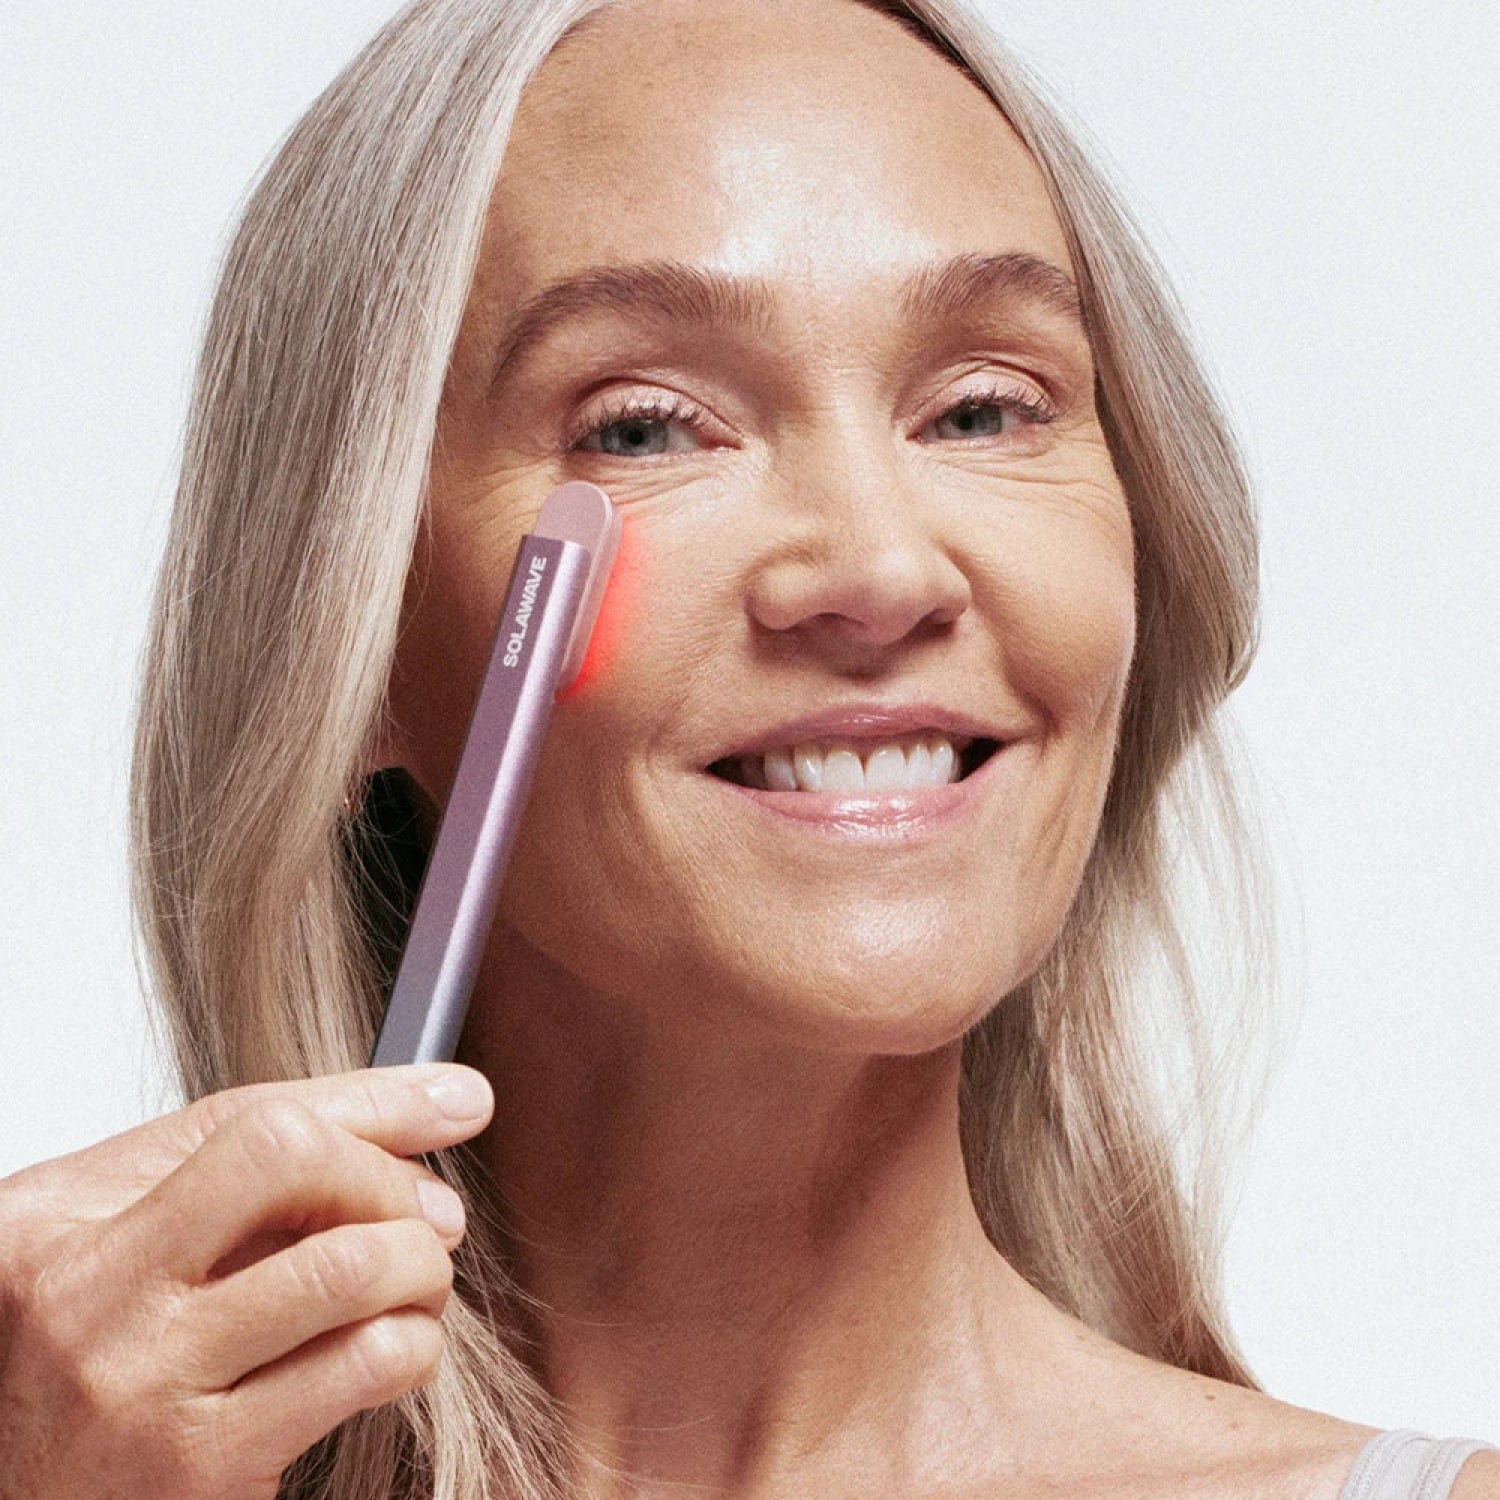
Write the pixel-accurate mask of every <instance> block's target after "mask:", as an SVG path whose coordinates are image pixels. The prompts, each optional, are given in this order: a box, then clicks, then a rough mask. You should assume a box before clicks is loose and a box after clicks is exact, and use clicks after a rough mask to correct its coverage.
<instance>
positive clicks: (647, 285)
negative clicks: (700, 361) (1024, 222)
mask: <svg viewBox="0 0 1500 1500" xmlns="http://www.w3.org/2000/svg"><path fill="white" fill-rule="evenodd" d="M1006 299H1010V300H1026V301H1030V302H1033V303H1035V304H1036V305H1037V306H1039V307H1041V308H1042V309H1044V310H1045V311H1047V312H1050V313H1053V314H1056V315H1058V316H1060V317H1062V318H1066V319H1068V320H1070V321H1072V322H1075V323H1077V325H1078V327H1079V330H1080V331H1083V329H1084V318H1083V308H1082V303H1081V301H1080V299H1079V295H1078V288H1077V286H1076V285H1075V284H1074V282H1073V279H1072V277H1071V276H1069V275H1068V274H1067V272H1065V271H1064V270H1062V269H1061V267H1059V266H1056V265H1054V264H1053V263H1052V262H1051V261H1046V260H1042V259H1041V258H1040V257H1039V256H1035V255H1030V254H1027V253H1025V252H1023V251H1010V252H1007V253H1006V254H1003V255H982V254H979V253H977V252H968V253H965V254H962V255H955V256H953V257H952V258H951V259H949V260H945V261H938V262H935V263H933V264H931V265H926V266H922V267H920V268H919V269H918V270H916V271H915V272H913V273H912V274H911V275H910V276H908V277H907V278H906V280H905V281H903V282H902V283H901V286H900V287H899V288H898V290H897V302H898V304H899V306H900V309H901V312H902V314H903V315H904V316H905V317H906V318H908V319H909V320H912V321H936V320H938V319H940V318H943V317H951V316H953V315H954V314H955V313H959V312H963V311H966V310H968V309H970V308H972V307H975V306H977V305H980V304H982V303H985V302H993V301H1000V300H1006ZM775 308H776V293H775V291H774V290H773V288H772V286H771V284H770V283H769V282H767V281H765V280H763V279H761V278H759V277H749V276H729V275H725V274H724V273H723V272H718V271H707V270H704V269H702V268H701V267H698V266H691V265H687V264H686V263H684V262H682V261H673V260H656V261H645V262H641V263H638V264H630V265H603V266H590V267H588V268H586V269H584V270H582V271H578V272H575V273H574V274H573V275H571V276H566V277H564V278H563V279H562V280H560V281H555V282H553V283H552V284H551V285H550V286H547V287H544V288H543V289H542V290H541V291H540V292H538V293H537V294H536V295H535V296H533V297H532V298H530V299H529V300H528V301H527V302H526V303H524V304H523V305H522V307H521V308H520V310H519V311H518V312H516V314H515V315H514V316H513V317H512V318H511V320H510V321H509V323H508V324H507V325H506V328H505V331H504V333H503V334H502V335H501V337H500V339H499V342H498V349H499V355H498V358H497V359H496V362H495V372H494V375H493V376H492V377H491V379H490V389H491V391H493V390H494V389H495V387H496V386H498V385H499V383H500V381H501V379H502V378H503V376H504V375H505V373H506V371H507V370H509V369H510V368H511V367H512V366H514V365H516V364H518V363H519V362H520V361H521V360H522V359H524V358H525V357H526V355H527V354H529V353H530V352H531V351H532V350H533V349H535V348H536V347H537V346H538V345H539V344H541V343H542V342H544V341H545V340H546V339H548V338H550V337H551V336H552V335H553V334H554V333H555V332H556V331H557V330H558V329H559V328H561V327H562V326H563V325H564V324H567V323H571V322H575V321H578V320H580V319H583V318H586V317H591V316H596V315H597V314H599V313H600V312H601V311H613V312H617V313H622V314H624V315H626V316H628V317H630V318H632V319H635V320H637V321H642V320H651V321H656V322H663V323H691V324H695V325H700V326H706V327H714V328H736V329H743V330H746V331H748V332H750V333H756V334H761V335H765V334H766V333H768V332H769V331H770V328H771V325H772V321H773V316H774V313H775Z"/></svg>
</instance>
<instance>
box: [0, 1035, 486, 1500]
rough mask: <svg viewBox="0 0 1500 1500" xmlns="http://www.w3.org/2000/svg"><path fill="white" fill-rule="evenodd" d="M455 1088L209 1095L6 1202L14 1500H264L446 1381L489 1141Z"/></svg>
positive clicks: (464, 1093) (358, 1078) (1, 1211)
mask: <svg viewBox="0 0 1500 1500" xmlns="http://www.w3.org/2000/svg"><path fill="white" fill-rule="evenodd" d="M493 1107H494V1099H493V1096H492V1094H491V1092H490V1088H489V1085H488V1084H487V1083H486V1082H485V1080H484V1078H483V1077H482V1076H481V1075H480V1074H478V1073H476V1072H474V1071H473V1070H472V1069H469V1068H461V1067H457V1066H453V1065H446V1064H439V1065H427V1066H421V1067H401V1068H376V1069H368V1070H365V1071H361V1072H355V1073H346V1074H339V1075H335V1076H331V1077H326V1078H311V1079H303V1080H299V1081H297V1082H292V1083H278V1084H258V1085H254V1086H252V1087H248V1088H238V1089H230V1090H227V1091H226V1092H224V1093H221V1094H215V1095H212V1096H210V1097H209V1098H206V1099H201V1100H199V1101H198V1102H197V1103H196V1104H193V1105H190V1106H189V1107H188V1108H186V1109H182V1110H178V1111H177V1112H176V1113H174V1114H170V1115H165V1116H163V1117H162V1118H161V1119H159V1120H154V1121H152V1122H151V1123H150V1124H148V1125H142V1126H140V1127H138V1128H137V1129H135V1130H129V1131H126V1132H125V1133H124V1134H122V1135H117V1136H113V1137H111V1138H110V1139H109V1140H107V1141H103V1142H101V1143H100V1144H99V1145H97V1146H92V1147H90V1148H88V1149H87V1150H84V1151H79V1152H76V1153H74V1154H73V1155H71V1156H63V1157H58V1158H57V1159H56V1160H54V1161H47V1162H43V1163H41V1164H40V1165H38V1166H35V1167H29V1168H27V1169H26V1170H25V1171H23V1172H18V1173H17V1174H16V1175H15V1176H13V1177H8V1178H6V1179H4V1180H3V1181H0V1500H23V1497H24V1500H63V1497H66V1500H96V1497H97V1500H103V1497H105V1496H110V1497H122V1496H137V1495H140V1496H149V1497H151V1500H210V1497H212V1500H271V1497H273V1496H274V1495H275V1492H276V1488H277V1483H278V1480H279V1478H280V1475H281V1472H282V1470H283V1469H285V1468H286V1466H287V1465H288V1464H289V1463H291V1461H292V1460H293V1459H294V1458H295V1457H296V1456H297V1455H298V1454H299V1453H301V1452H302V1451H303V1450H304V1449H306V1448H308V1447H310V1446H311V1445H312V1444H313V1443H314V1442H316V1441H317V1439H318V1438H320V1437H322V1436H323V1434H324V1433H326V1432H328V1431H329V1430H330V1429H332V1428H333V1427H335V1426H336V1425H337V1424H338V1423H339V1422H341V1421H342V1420H343V1419H344V1418H345V1417H347V1416H349V1415H351V1414H352V1413H354V1412H357V1411H360V1410H361V1409H363V1408H365V1407H371V1406H378V1405H380V1404H381V1403H382V1402H386V1401H390V1400H393V1399H394V1398H395V1397H396V1396H399V1395H400V1394H401V1393H402V1392H403V1391H407V1390H410V1389H412V1388H413V1387H414V1386H419V1385H422V1384H423V1383H424V1382H426V1381H427V1380H429V1379H431V1377H432V1375H433V1374H434V1372H435V1371H436V1369H437V1364H438V1359H439V1356H440V1355H441V1353H442V1346H443V1338H442V1333H441V1330H440V1328H439V1325H438V1315H439V1314H440V1313H441V1312H442V1309H443V1304H444V1303H445V1302H446V1301H447V1299H448V1293H449V1290H450V1288H451V1285H452V1263H451V1261H450V1259H449V1252H450V1251H451V1250H452V1249H453V1247H454V1246H455V1245H457V1244H458V1242H459V1240H460V1239H461V1238H462V1237H463V1209H462V1206H461V1204H460V1202H459V1199H458V1197H457V1195H456V1194H455V1193H453V1192H452V1190H451V1189H450V1188H448V1187H447V1186H446V1184H444V1183H442V1182H441V1181H439V1180H438V1178H436V1177H435V1176H434V1175H433V1174H432V1173H431V1172H429V1171H427V1170H426V1168H424V1167H423V1166H421V1165H420V1164H419V1163H416V1162H412V1161H407V1160H405V1158H406V1157H408V1156H414V1155H416V1154H418V1153H420V1152H424V1151H431V1150H434V1149H436V1148H437V1147H440V1146H451V1145H453V1144H455V1143H456V1142H458V1141H462V1140H465V1139H467V1138H468V1137H469V1136H472V1135H475V1134H477V1133H478V1132H479V1131H480V1130H481V1129H483V1127H484V1125H485V1123H486V1122H487V1121H488V1119H489V1116H490V1113H491V1111H492V1109H493Z"/></svg>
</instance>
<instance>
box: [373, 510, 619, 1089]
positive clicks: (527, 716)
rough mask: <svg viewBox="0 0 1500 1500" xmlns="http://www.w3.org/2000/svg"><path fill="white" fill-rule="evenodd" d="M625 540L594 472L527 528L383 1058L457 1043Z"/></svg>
mask: <svg viewBox="0 0 1500 1500" xmlns="http://www.w3.org/2000/svg"><path fill="white" fill-rule="evenodd" d="M619 541H620V516H619V512H618V511H616V510H615V508H614V506H613V505H611V504H610V501H609V496H607V495H606V494H605V493H604V491H603V490H601V489H599V488H598V487H597V486H596V485H592V484H584V483H582V482H581V481H575V482H573V483H571V484H565V485H562V486H561V487H560V488H558V489H555V490H553V491H552V493H551V494H550V495H548V496H547V499H546V501H545V502H544V503H543V505H542V509H541V514H540V515H539V516H538V517H537V520H536V527H535V529H534V530H533V531H532V532H531V533H530V534H529V535H527V536H524V537H522V538H521V546H520V549H519V551H518V552H517V553H516V564H515V567H514V569H513V570H512V572H511V575H510V584H509V586H508V587H507V589H506V592H505V607H504V609H503V610H502V611H501V613H500V626H499V629H498V630H497V631H496V632H495V644H494V647H493V649H492V650H491V652H490V661H489V666H488V667H487V668H486V669H485V674H484V682H483V684H482V685H481V686H480V689H479V700H478V702H477V703H476V704H475V705H474V713H473V716H472V717H471V718H470V720H469V731H468V735H467V737H466V738H465V740H464V748H463V753H462V754H461V755H460V756H459V761H458V770H457V771H456V772H455V773H454V777H453V787H452V790H451V791H450V792H449V794H448V803H447V806H446V807H445V808H444V810H443V817H442V821H441V822H440V823H439V825H438V831H437V837H436V839H434V840H433V845H432V852H431V854H429V856H428V858H427V868H426V870H425V872H424V873H423V876H422V884H421V888H420V889H419V891H418V893H417V904H416V910H415V911H414V912H413V914H412V920H411V927H410V930H409V931H408V933H407V937H406V945H405V947H404V948H403V950H402V953H401V964H400V967H399V968H398V969H397V971H396V979H395V983H394V984H393V985H392V987H391V998H390V1001H389V1003H388V1004H387V1006H386V1011H385V1019H384V1021H383V1022H382V1023H381V1027H380V1035H379V1036H378V1037H377V1038H376V1040H375V1051H374V1054H373V1055H372V1056H371V1058H370V1066H371V1067H372V1068H382V1067H390V1066H393V1065H395V1064H398V1063H416V1062H449V1061H451V1060H452V1058H453V1054H454V1052H455V1051H456V1050H457V1049H458V1038H459V1033H460V1032H461V1031H462V1030H463V1024H464V1013H465V1012H466V1011H467V1010H468V1007H469V992H470V990H472V989H473V987H474V975H475V973H476V971H477V970H478V968H479V958H480V955H481V954H482V953H483V951H484V944H485V940H486V938H487V937H488V935H489V930H490V924H491V922H492V921H493V920H494V916H495V908H496V906H497V905H498V903H499V900H500V887H501V884H502V882H503V880H504V877H505V867H506V864H507V862H508V861H509V858H510V850H511V845H512V844H513V843H514V842H515V838H516V830H517V829H518V828H519V827H520V823H521V814H522V812H523V811H524V810H525V807H526V797H527V794H528V793H529V791H530V790H531V782H532V778H533V776H534V774H535V772H536V764H537V757H538V755H539V754H540V752H541V748H542V739H543V736H544V735H545V733H546V729H547V721H548V720H549V719H550V718H551V716H552V703H553V700H554V699H555V698H556V697H557V696H558V695H559V694H561V693H562V692H563V691H565V690H566V689H567V688H569V687H571V686H572V684H573V681H574V679H575V678H576V677H577V676H578V669H579V667H580V666H581V665H582V663H583V653H584V650H585V648H586V647H587V645H588V642H589V636H590V634H591V632H592V631H593V628H594V620H595V617H596V616H597V615H598V613H599V602H600V600H601V599H602V598H603V595H604V585H605V581H606V580H607V579H608V577H609V570H610V568H611V566H612V565H613V563H614V560H615V551H616V548H617V547H618V546H619Z"/></svg>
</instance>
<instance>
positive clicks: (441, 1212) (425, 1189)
mask: <svg viewBox="0 0 1500 1500" xmlns="http://www.w3.org/2000/svg"><path fill="white" fill-rule="evenodd" d="M417 1201H418V1202H419V1203H420V1204H421V1205H422V1217H423V1218H424V1219H426V1220H427V1222H428V1223H429V1224H431V1225H432V1227H433V1228H434V1229H435V1230H437V1232H438V1233H439V1234H440V1235H442V1236H443V1238H444V1239H450V1240H451V1239H453V1238H455V1237H456V1236H457V1235H460V1234H462V1233H463V1232H464V1205H463V1199H462V1198H460V1197H459V1196H458V1194H457V1193H455V1192H454V1191H453V1189H452V1188H451V1187H449V1186H448V1184H447V1183H445V1182H433V1181H432V1180H431V1179H430V1178H426V1177H422V1178H418V1180H417Z"/></svg>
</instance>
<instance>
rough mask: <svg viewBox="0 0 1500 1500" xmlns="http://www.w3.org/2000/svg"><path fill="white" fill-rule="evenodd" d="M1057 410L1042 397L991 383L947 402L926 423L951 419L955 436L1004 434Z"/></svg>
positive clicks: (1053, 414)
mask: <svg viewBox="0 0 1500 1500" xmlns="http://www.w3.org/2000/svg"><path fill="white" fill-rule="evenodd" d="M1056 415H1057V412H1056V410H1055V409H1054V408H1053V406H1052V405H1051V404H1050V403H1049V402H1046V401H1044V400H1038V399H1035V398H1033V397H1032V396H1030V395H1028V394H1026V393H1025V392H1023V391H1021V390H1019V389H1018V388H1016V387H1013V386H1002V385H996V386H992V387H991V388H990V389H989V390H984V391H977V392H975V393H974V394H973V395H970V396H965V397H964V398H963V400H962V401H959V402H958V403H956V404H955V405H953V406H950V407H949V408H948V409H947V410H946V411H945V412H944V413H943V414H942V415H941V416H940V417H937V418H935V419H934V420H933V421H932V422H931V423H930V424H929V425H930V426H932V427H933V428H937V427H938V426H939V425H940V424H942V423H944V422H948V423H951V424H952V426H953V428H954V429H955V431H954V433H953V435H954V436H955V437H957V438H960V439H962V438H987V437H1004V436H1005V435H1006V434H1007V433H1010V432H1014V431H1015V430H1016V428H1018V427H1025V426H1028V425H1031V424H1033V423H1039V422H1050V421H1052V420H1053V418H1054V417H1056Z"/></svg>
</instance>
